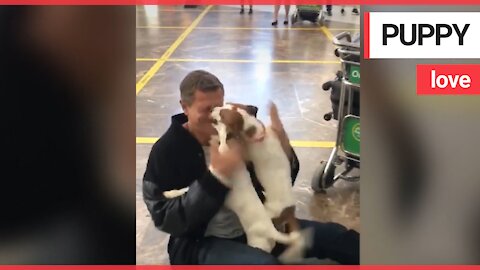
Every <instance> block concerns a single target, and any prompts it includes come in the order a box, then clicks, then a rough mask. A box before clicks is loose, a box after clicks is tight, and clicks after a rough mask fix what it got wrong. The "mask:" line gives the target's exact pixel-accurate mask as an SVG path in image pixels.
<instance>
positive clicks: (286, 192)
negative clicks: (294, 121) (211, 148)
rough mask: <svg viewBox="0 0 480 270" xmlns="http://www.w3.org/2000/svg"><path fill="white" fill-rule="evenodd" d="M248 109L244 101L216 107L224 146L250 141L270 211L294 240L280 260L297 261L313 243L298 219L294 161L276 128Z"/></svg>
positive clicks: (251, 155)
mask: <svg viewBox="0 0 480 270" xmlns="http://www.w3.org/2000/svg"><path fill="white" fill-rule="evenodd" d="M272 106H274V105H273V104H272ZM275 109H276V107H275ZM247 110H248V107H246V106H244V105H240V104H227V105H225V106H223V107H218V108H215V109H214V110H213V112H212V117H213V119H214V126H216V129H217V131H218V136H219V140H220V147H222V145H226V144H227V141H228V138H230V137H235V138H237V139H239V140H242V141H243V142H244V143H245V144H246V146H247V159H248V160H250V161H252V162H253V165H254V168H255V174H256V175H257V177H258V180H259V182H260V184H261V185H262V187H263V188H264V190H265V198H266V201H265V204H264V209H265V211H266V213H267V214H268V216H269V218H270V219H273V221H274V223H275V224H276V225H284V224H286V225H287V227H288V229H289V231H290V235H291V237H292V239H294V240H292V242H291V243H290V246H289V248H288V249H287V250H286V251H285V252H284V253H282V255H281V256H280V257H279V259H280V260H281V261H282V262H295V261H297V260H300V259H301V258H303V255H304V254H303V253H304V250H305V248H307V246H309V245H310V243H309V242H308V241H309V240H310V232H309V231H303V232H301V231H300V226H299V223H298V221H297V219H296V218H295V198H294V196H293V191H292V181H291V175H290V174H291V168H290V162H289V160H288V157H287V155H286V154H285V152H284V150H283V148H282V146H281V143H280V140H279V138H278V136H277V134H276V133H275V132H274V131H273V129H272V128H271V127H265V125H264V124H263V123H262V122H261V121H259V120H258V119H257V118H256V117H255V116H254V115H252V114H251V113H249V112H247ZM219 123H221V124H219ZM243 200H244V199H243ZM263 222H267V221H265V220H264V221H263ZM269 223H270V222H269Z"/></svg>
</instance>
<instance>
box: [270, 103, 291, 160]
mask: <svg viewBox="0 0 480 270" xmlns="http://www.w3.org/2000/svg"><path fill="white" fill-rule="evenodd" d="M270 121H271V122H272V123H271V128H272V129H273V131H274V132H275V133H276V134H277V136H278V139H279V140H280V143H281V144H282V148H283V151H284V152H285V154H287V157H288V159H289V160H290V159H291V158H292V155H293V153H292V146H291V145H290V140H289V139H288V135H287V133H286V132H285V129H284V128H283V125H282V121H281V120H280V117H279V116H278V110H277V106H276V105H275V103H273V102H271V103H270Z"/></svg>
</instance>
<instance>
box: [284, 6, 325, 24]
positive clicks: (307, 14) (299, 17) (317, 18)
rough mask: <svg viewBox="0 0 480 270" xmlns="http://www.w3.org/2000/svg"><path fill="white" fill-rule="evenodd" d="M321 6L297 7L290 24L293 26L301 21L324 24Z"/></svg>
mask: <svg viewBox="0 0 480 270" xmlns="http://www.w3.org/2000/svg"><path fill="white" fill-rule="evenodd" d="M322 9H323V6H322V5H297V9H296V10H295V11H294V12H293V14H292V18H291V22H292V24H295V23H296V22H299V21H300V22H301V21H310V22H312V23H318V24H320V25H323V24H324V20H325V18H324V15H323V10H322Z"/></svg>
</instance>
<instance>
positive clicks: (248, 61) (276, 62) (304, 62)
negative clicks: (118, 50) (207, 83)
mask: <svg viewBox="0 0 480 270" xmlns="http://www.w3.org/2000/svg"><path fill="white" fill-rule="evenodd" d="M137 61H138V62H149V61H150V62H151V61H157V59H155V58H137ZM164 62H217V63H272V64H340V61H337V60H266V61H262V60H249V59H195V58H189V59H183V58H171V59H167V60H165V61H164Z"/></svg>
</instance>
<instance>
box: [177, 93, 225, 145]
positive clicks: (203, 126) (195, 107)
mask: <svg viewBox="0 0 480 270" xmlns="http://www.w3.org/2000/svg"><path fill="white" fill-rule="evenodd" d="M223 95H224V94H223V91H222V89H220V88H219V89H217V90H216V91H208V92H202V91H199V90H196V91H195V94H194V96H193V103H192V104H191V105H190V106H189V105H187V104H186V103H184V102H183V101H182V102H181V104H182V108H183V111H184V113H185V115H187V117H188V125H189V128H190V129H192V130H194V131H195V132H199V133H201V134H203V135H205V136H210V135H213V134H216V131H215V128H214V127H213V125H212V122H211V120H210V113H211V112H212V109H213V108H215V107H219V106H222V105H223Z"/></svg>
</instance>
